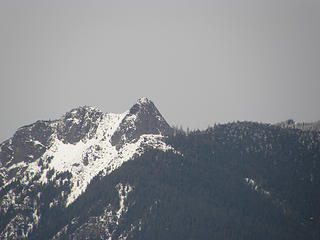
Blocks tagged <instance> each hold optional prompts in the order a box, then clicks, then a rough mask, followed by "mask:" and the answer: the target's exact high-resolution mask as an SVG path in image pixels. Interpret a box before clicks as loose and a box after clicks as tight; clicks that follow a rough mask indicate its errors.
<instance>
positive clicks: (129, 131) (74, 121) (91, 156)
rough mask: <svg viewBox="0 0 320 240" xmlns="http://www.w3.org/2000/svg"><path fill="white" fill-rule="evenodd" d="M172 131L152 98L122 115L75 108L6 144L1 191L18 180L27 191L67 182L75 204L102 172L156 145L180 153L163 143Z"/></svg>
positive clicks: (27, 128) (20, 132)
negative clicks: (32, 185) (42, 185)
mask: <svg viewBox="0 0 320 240" xmlns="http://www.w3.org/2000/svg"><path fill="white" fill-rule="evenodd" d="M171 131H172V130H171V128H170V126H169V125H168V123H167V122H166V121H165V119H164V118H163V117H162V115H161V114H160V112H159V111H158V109H157V108H156V107H155V106H154V104H153V103H152V101H150V100H148V99H147V98H140V99H139V100H138V101H137V103H136V104H134V105H133V107H131V108H130V110H128V111H126V112H124V113H121V114H115V113H103V112H102V111H100V110H99V109H97V108H94V107H88V106H84V107H78V108H74V109H72V110H71V111H69V112H67V113H66V114H65V115H63V116H62V118H61V119H58V120H55V121H37V122H36V123H34V124H31V125H28V126H25V127H23V128H21V129H19V130H18V131H17V132H16V134H15V135H14V137H13V138H11V139H10V140H8V141H5V142H4V143H3V144H1V145H0V149H1V151H0V163H1V164H0V189H2V188H4V187H6V186H8V185H9V184H10V183H12V182H14V181H16V180H19V181H20V182H21V183H22V184H23V185H24V186H25V187H26V188H28V186H29V185H30V184H34V183H35V182H37V183H39V184H40V183H41V184H49V183H50V182H52V181H53V182H55V184H56V185H57V186H59V185H61V184H65V182H66V181H67V182H68V186H69V187H70V192H69V193H68V192H65V193H64V195H63V196H65V197H66V199H65V200H66V204H67V205H69V204H71V203H72V202H73V201H74V200H75V199H76V198H77V197H78V196H80V194H81V193H82V192H84V191H85V190H86V187H87V185H88V184H89V183H90V181H91V180H92V179H93V178H94V177H95V176H97V174H102V175H103V174H109V173H111V172H112V171H113V170H114V169H116V168H118V167H120V166H121V165H122V164H123V163H124V162H125V161H128V160H130V159H133V157H134V156H136V155H141V154H142V153H143V152H144V151H145V149H147V148H150V147H151V148H155V149H159V150H161V151H168V150H174V149H173V148H172V147H171V146H168V145H167V144H166V143H165V142H164V141H163V139H164V137H165V136H166V135H168V134H170V133H171ZM13 173H14V174H13ZM66 176H67V179H65V177H66ZM52 204H54V202H53V203H52ZM0 207H1V206H0Z"/></svg>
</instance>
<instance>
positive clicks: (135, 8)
mask: <svg viewBox="0 0 320 240" xmlns="http://www.w3.org/2000/svg"><path fill="white" fill-rule="evenodd" d="M319 24H320V1H319V0H234V1H231V0H193V1H190V0H161V1H159V0H157V1H154V0H128V1H127V0H115V1H108V0H103V1H97V0H90V1H82V0H74V1H73V0H67V1H66V0H63V1H62V0H61V1H60V0H55V1H47V0H38V1H34V0H28V1H16V0H0V83H1V85H0V107H1V118H0V142H2V141H3V140H5V139H7V138H9V137H10V136H12V135H13V133H14V131H15V130H16V129H17V128H18V127H20V126H22V125H25V124H29V123H33V122H35V121H36V120H40V119H43V120H46V119H49V118H50V119H56V118H59V117H61V116H62V115H63V114H64V113H65V112H66V111H69V110H71V108H74V107H77V106H80V105H92V106H97V107H98V108H100V109H101V110H102V111H104V112H116V113H117V112H118V113H120V112H123V111H125V110H127V109H129V108H130V107H131V106H132V105H133V104H134V103H135V101H136V100H137V99H138V98H139V97H141V96H146V97H148V98H150V99H151V100H153V102H154V103H155V104H156V106H157V107H158V108H159V110H160V112H162V114H163V115H164V117H165V118H166V119H167V121H168V122H169V124H171V125H182V126H184V127H187V126H189V127H190V128H191V129H193V128H200V129H204V128H206V127H207V126H208V125H213V124H214V123H215V122H228V121H235V120H252V121H262V122H277V121H280V120H285V119H288V118H294V119H295V120H297V121H314V120H319V119H320V111H319V103H320V101H319V100H320V95H319V92H320V79H319V76H320V46H319V45H320V27H319Z"/></svg>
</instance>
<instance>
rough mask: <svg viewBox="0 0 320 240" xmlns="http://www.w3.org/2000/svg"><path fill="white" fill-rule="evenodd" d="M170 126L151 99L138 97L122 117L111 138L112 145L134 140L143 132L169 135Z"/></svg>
mask: <svg viewBox="0 0 320 240" xmlns="http://www.w3.org/2000/svg"><path fill="white" fill-rule="evenodd" d="M171 133H172V128H171V127H170V126H169V124H168V123H167V122H166V120H165V119H164V118H163V117H162V115H161V113H160V112H159V111H158V109H157V108H156V107H155V105H154V104H153V102H152V101H150V100H149V99H147V98H140V99H139V100H138V101H137V103H136V104H135V105H133V107H132V108H131V109H130V110H129V113H128V114H127V115H126V116H125V117H124V119H123V120H122V122H121V123H120V125H119V127H118V129H117V130H116V132H115V133H114V134H113V136H112V138H111V143H112V145H113V146H117V148H120V147H121V146H122V145H123V144H125V143H130V142H135V141H137V140H138V139H139V137H140V136H141V135H143V134H161V135H163V136H167V135H170V134H171Z"/></svg>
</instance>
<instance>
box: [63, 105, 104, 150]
mask: <svg viewBox="0 0 320 240" xmlns="http://www.w3.org/2000/svg"><path fill="white" fill-rule="evenodd" d="M102 115H103V113H102V112H101V111H100V110H98V109H96V108H93V107H86V106H85V107H79V108H75V109H73V110H71V111H70V112H67V113H66V114H65V115H64V117H63V118H62V120H61V121H60V122H59V123H58V127H57V132H58V138H59V139H60V140H62V141H63V142H65V143H72V144H73V143H76V142H79V141H80V140H82V139H83V138H84V137H85V136H88V138H89V139H90V138H92V137H93V136H94V135H95V132H96V130H97V127H98V120H99V119H100V118H101V117H102Z"/></svg>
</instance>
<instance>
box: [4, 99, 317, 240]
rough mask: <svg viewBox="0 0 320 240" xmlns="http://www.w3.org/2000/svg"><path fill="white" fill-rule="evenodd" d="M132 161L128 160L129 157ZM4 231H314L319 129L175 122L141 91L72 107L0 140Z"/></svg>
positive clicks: (190, 235) (126, 234) (39, 235)
mask: <svg viewBox="0 0 320 240" xmlns="http://www.w3.org/2000/svg"><path fill="white" fill-rule="evenodd" d="M129 160H131V161H129ZM0 162H1V165H0V174H1V184H0V198H1V211H0V238H1V239H220V240H221V239H222V240H223V239H231V240H232V239H246V240H250V239H261V240H267V239H290V240H292V239H297V240H298V239H299V240H301V239H312V240H316V239H319V237H320V205H319V199H320V191H319V189H320V188H319V187H320V132H319V131H315V130H312V129H309V130H308V129H305V130H304V131H302V130H301V129H297V128H288V127H283V126H278V125H270V124H263V123H254V122H234V123H228V124H219V125H215V126H214V127H209V128H208V129H206V130H204V131H199V130H196V131H191V132H188V133H186V132H184V131H183V130H181V129H180V130H178V129H175V128H171V127H170V126H169V125H168V123H167V122H166V121H165V119H164V118H163V117H162V115H161V114H160V112H159V111H158V110H157V108H156V107H155V106H154V104H153V103H152V102H151V101H150V100H148V99H146V98H141V99H139V100H138V101H137V103H136V104H134V106H133V107H132V108H131V109H130V110H129V111H127V112H125V113H122V114H111V113H107V114H105V113H102V112H101V111H99V110H98V109H96V108H92V107H80V108H76V109H73V110H71V111H70V112H68V113H66V114H65V115H64V116H63V117H62V118H61V119H59V120H56V121H38V122H36V123H34V124H31V125H28V126H25V127H22V128H20V129H18V130H17V132H16V133H15V134H14V136H13V137H12V138H10V139H9V140H7V141H5V142H4V143H2V144H1V145H0Z"/></svg>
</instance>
